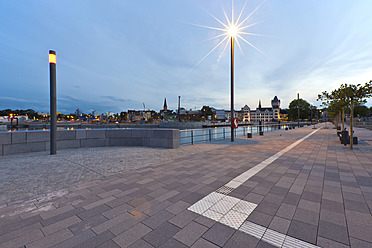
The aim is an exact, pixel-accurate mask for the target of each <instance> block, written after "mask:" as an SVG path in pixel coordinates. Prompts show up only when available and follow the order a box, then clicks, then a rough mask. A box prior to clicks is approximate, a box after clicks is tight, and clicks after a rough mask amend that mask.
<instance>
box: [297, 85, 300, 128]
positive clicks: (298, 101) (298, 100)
mask: <svg viewBox="0 0 372 248" xmlns="http://www.w3.org/2000/svg"><path fill="white" fill-rule="evenodd" d="M297 127H300V93H298V92H297Z"/></svg>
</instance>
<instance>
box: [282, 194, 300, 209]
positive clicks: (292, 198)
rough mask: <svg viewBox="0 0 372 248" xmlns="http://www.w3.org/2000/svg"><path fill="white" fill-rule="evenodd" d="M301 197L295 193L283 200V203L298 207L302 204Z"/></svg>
mask: <svg viewBox="0 0 372 248" xmlns="http://www.w3.org/2000/svg"><path fill="white" fill-rule="evenodd" d="M300 198H301V195H299V194H295V193H288V194H287V195H286V197H285V198H284V200H283V203H287V204H291V205H295V206H296V205H298V203H299V202H300Z"/></svg>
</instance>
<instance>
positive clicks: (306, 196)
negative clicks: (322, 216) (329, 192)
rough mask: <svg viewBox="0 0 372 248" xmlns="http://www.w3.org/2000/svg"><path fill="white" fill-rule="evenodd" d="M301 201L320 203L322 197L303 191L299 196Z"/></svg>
mask: <svg viewBox="0 0 372 248" xmlns="http://www.w3.org/2000/svg"><path fill="white" fill-rule="evenodd" d="M301 199H304V200H308V201H313V202H320V201H321V200H322V195H321V194H317V193H314V192H308V191H304V192H303V193H302V195H301Z"/></svg>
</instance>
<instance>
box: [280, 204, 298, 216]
mask: <svg viewBox="0 0 372 248" xmlns="http://www.w3.org/2000/svg"><path fill="white" fill-rule="evenodd" d="M295 211H296V206H294V205H291V204H287V203H283V204H282V205H281V206H280V207H279V209H278V211H277V212H276V215H277V216H280V217H283V218H286V219H292V218H293V215H294V214H295Z"/></svg>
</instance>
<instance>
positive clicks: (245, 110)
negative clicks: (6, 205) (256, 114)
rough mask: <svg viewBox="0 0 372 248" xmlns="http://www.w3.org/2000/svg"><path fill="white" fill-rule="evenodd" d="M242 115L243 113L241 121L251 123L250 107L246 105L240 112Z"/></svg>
mask: <svg viewBox="0 0 372 248" xmlns="http://www.w3.org/2000/svg"><path fill="white" fill-rule="evenodd" d="M240 113H241V120H242V121H244V122H246V121H248V122H250V121H251V108H250V107H248V105H247V104H246V105H245V106H244V107H243V108H242V109H241V110H240Z"/></svg>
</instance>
